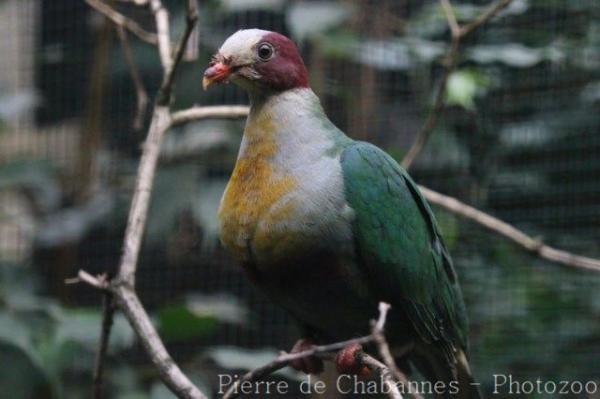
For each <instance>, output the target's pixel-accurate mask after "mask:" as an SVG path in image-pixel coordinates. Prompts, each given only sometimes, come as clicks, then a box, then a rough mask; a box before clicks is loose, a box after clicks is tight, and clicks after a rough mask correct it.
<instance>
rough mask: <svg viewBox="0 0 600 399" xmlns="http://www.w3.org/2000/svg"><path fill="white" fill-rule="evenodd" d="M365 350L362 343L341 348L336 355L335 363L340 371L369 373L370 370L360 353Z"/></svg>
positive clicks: (356, 373)
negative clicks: (361, 360) (361, 359)
mask: <svg viewBox="0 0 600 399" xmlns="http://www.w3.org/2000/svg"><path fill="white" fill-rule="evenodd" d="M362 351H363V348H362V346H361V345H360V344H350V345H348V346H346V347H345V348H344V349H342V350H340V351H339V352H338V353H337V355H336V356H335V365H336V368H337V371H338V373H340V374H352V375H368V374H369V373H370V370H369V368H368V367H366V366H364V365H363V364H362V363H361V362H360V360H359V358H358V355H359V354H360V353H361V352H362Z"/></svg>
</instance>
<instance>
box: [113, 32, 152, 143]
mask: <svg viewBox="0 0 600 399" xmlns="http://www.w3.org/2000/svg"><path fill="white" fill-rule="evenodd" d="M116 28H117V33H118V35H119V40H120V42H121V48H122V49H123V57H125V62H126V63H127V68H128V69H129V75H131V80H132V81H133V86H134V87H135V98H136V103H137V105H136V110H135V116H134V117H133V129H134V130H136V131H137V130H141V129H142V127H144V118H145V116H146V109H147V108H148V93H147V92H146V88H145V87H144V82H143V81H142V77H141V75H140V72H139V70H138V67H137V65H136V64H135V61H134V59H133V53H132V52H131V46H129V39H128V38H127V31H125V28H124V27H123V25H116Z"/></svg>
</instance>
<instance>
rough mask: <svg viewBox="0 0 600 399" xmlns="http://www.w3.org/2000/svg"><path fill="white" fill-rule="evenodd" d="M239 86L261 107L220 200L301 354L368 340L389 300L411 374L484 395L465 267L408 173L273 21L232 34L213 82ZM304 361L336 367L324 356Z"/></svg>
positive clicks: (237, 246)
mask: <svg viewBox="0 0 600 399" xmlns="http://www.w3.org/2000/svg"><path fill="white" fill-rule="evenodd" d="M226 82H231V83H233V84H236V85H237V86H239V87H241V88H242V89H244V90H245V91H246V92H247V93H248V96H249V99H250V111H249V114H248V117H247V120H246V125H245V128H244V133H243V136H242V140H241V144H240V148H239V153H238V156H237V160H236V163H235V166H234V168H233V171H232V174H231V176H230V179H229V182H228V183H227V186H226V188H225V191H224V193H223V196H222V199H221V202H220V205H219V210H218V219H219V225H220V233H219V234H220V240H221V242H222V244H223V246H224V248H225V249H226V250H227V251H228V252H229V253H230V254H231V255H232V257H233V258H234V259H235V260H236V261H237V262H238V263H239V264H240V265H241V268H242V269H243V270H244V271H245V272H246V274H247V275H248V278H249V279H250V280H251V281H252V283H253V284H254V285H255V286H256V287H257V288H258V289H259V290H260V291H262V292H263V293H264V294H265V295H266V296H267V297H268V298H270V299H271V300H272V301H273V302H275V303H277V304H279V305H281V306H282V307H283V308H284V309H285V310H287V312H288V313H289V314H290V315H291V317H292V318H293V319H294V320H295V321H296V322H297V323H298V325H299V330H300V331H301V332H302V337H301V338H300V339H299V340H298V342H296V344H295V345H294V346H293V348H292V352H298V351H301V350H304V349H307V348H310V347H312V346H314V345H316V344H320V343H327V342H335V341H340V340H345V339H349V338H353V337H357V336H360V335H364V334H365V333H367V332H368V331H369V330H370V327H369V321H370V320H372V319H374V318H375V317H376V316H377V308H378V303H379V302H387V303H389V304H391V311H390V313H389V315H388V319H387V323H386V330H385V334H386V337H387V339H388V341H389V344H390V347H391V348H392V351H395V353H398V362H399V363H398V364H399V365H402V368H403V370H408V372H410V371H412V369H413V367H414V368H416V369H417V370H418V371H420V372H421V374H422V375H423V376H424V377H425V378H427V379H429V380H430V381H434V382H437V381H441V382H443V383H446V384H449V385H450V388H452V385H451V384H452V383H454V384H456V387H457V388H456V389H454V391H453V390H452V389H448V390H447V391H448V392H446V393H444V394H443V395H442V396H443V397H457V398H478V397H480V393H479V390H478V388H477V387H476V386H477V385H478V384H477V383H475V380H474V378H473V376H472V373H471V369H470V366H469V362H468V321H467V316H466V309H465V305H464V301H463V297H462V293H461V290H460V286H459V282H458V278H457V274H456V272H455V269H454V266H453V262H452V259H451V257H450V254H449V252H448V250H447V247H446V246H445V244H444V240H443V238H442V235H441V232H440V228H439V226H438V223H437V222H436V219H435V216H434V213H433V211H432V209H431V208H430V206H429V204H428V203H427V201H426V200H425V198H424V197H423V195H422V193H421V192H420V191H419V188H418V186H417V185H416V183H415V182H414V181H413V180H412V179H411V177H410V176H409V175H408V173H407V172H406V171H405V170H404V169H403V168H402V167H401V166H400V165H399V164H398V163H397V162H396V161H395V160H394V159H393V158H392V157H391V156H390V155H388V154H387V153H386V152H385V151H383V150H382V149H380V148H378V147H376V146H375V145H373V144H370V143H367V142H363V141H356V140H353V139H351V138H350V137H348V136H347V135H346V134H344V133H343V132H342V131H341V130H340V129H338V128H337V127H336V126H335V125H334V124H333V122H331V121H330V119H329V118H328V117H327V116H326V114H325V111H324V109H323V107H322V106H321V103H320V101H319V98H318V97H317V96H316V94H315V93H314V92H313V91H312V90H311V88H310V85H309V79H308V71H307V68H306V66H305V64H304V62H303V60H302V58H301V56H300V53H299V50H298V47H297V46H296V45H295V43H294V42H293V41H292V40H291V39H289V38H288V37H286V36H284V35H282V34H280V33H277V32H272V31H267V30H261V29H242V30H239V31H237V32H235V33H234V34H232V35H231V36H230V37H229V38H227V39H226V40H225V42H224V43H223V44H222V45H221V47H220V48H219V50H218V51H217V52H216V53H215V54H214V55H213V56H212V58H211V60H210V62H209V64H208V67H207V69H206V70H205V72H204V74H203V78H202V86H203V88H204V89H205V90H206V89H207V88H208V87H209V86H211V85H213V84H216V83H226ZM358 350H362V347H360V346H356V345H351V346H349V347H348V348H344V349H342V350H341V351H340V353H338V356H337V357H336V362H337V365H338V370H339V371H340V372H342V371H353V372H354V373H358V370H359V368H356V367H355V366H356V365H353V364H349V362H348V359H351V360H350V363H352V362H354V363H355V361H354V358H355V356H353V354H355V353H356V351H358ZM398 351H399V352H398ZM292 366H293V367H294V368H296V369H298V370H301V371H304V372H306V373H318V372H320V371H322V368H323V365H322V361H321V360H319V359H317V358H315V357H309V358H303V359H299V360H296V361H294V362H292ZM456 391H458V392H456Z"/></svg>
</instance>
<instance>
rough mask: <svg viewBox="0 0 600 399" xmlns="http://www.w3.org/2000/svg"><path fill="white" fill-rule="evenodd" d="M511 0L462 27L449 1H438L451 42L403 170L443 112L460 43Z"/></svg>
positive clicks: (502, 1)
mask: <svg viewBox="0 0 600 399" xmlns="http://www.w3.org/2000/svg"><path fill="white" fill-rule="evenodd" d="M511 2H512V0H498V1H497V2H495V3H493V4H492V5H490V6H489V7H488V8H486V9H485V10H484V11H483V12H482V13H481V14H479V15H478V16H477V17H475V19H473V21H471V22H469V23H468V24H466V25H464V26H460V25H459V23H458V21H457V20H456V15H455V13H454V10H453V9H452V5H451V4H450V0H440V5H441V7H442V10H443V11H444V14H445V15H446V19H447V21H448V27H449V28H450V33H451V36H452V40H451V42H450V46H449V47H448V51H447V52H446V55H445V56H444V58H443V60H442V65H443V67H444V71H443V72H442V76H441V77H440V81H439V83H438V85H437V89H436V96H435V99H434V101H433V107H432V108H431V111H429V114H428V116H427V119H426V120H425V123H424V124H423V127H421V129H420V130H419V132H418V133H417V136H416V138H415V141H414V142H413V144H412V145H411V147H410V148H409V150H408V152H407V153H406V155H405V156H404V158H403V159H402V166H403V167H404V169H408V168H410V166H411V165H412V163H413V162H414V160H415V159H416V158H417V157H418V156H419V154H420V153H421V151H422V150H423V147H425V144H427V141H428V140H429V136H431V133H432V132H433V129H434V128H435V126H436V125H437V122H438V120H439V118H440V116H441V114H442V112H443V111H444V107H445V101H444V100H445V96H446V85H447V83H448V78H449V77H450V74H451V73H452V71H453V70H454V67H455V65H456V59H457V58H458V50H459V48H460V43H461V41H462V39H464V38H465V37H467V36H468V35H469V34H471V33H472V32H473V31H475V30H476V29H477V28H478V27H480V26H481V25H483V24H484V23H486V22H487V21H489V20H490V19H491V18H493V17H494V16H495V15H496V14H498V13H499V12H500V11H501V10H502V9H504V8H505V7H507V6H508V5H509V4H510V3H511Z"/></svg>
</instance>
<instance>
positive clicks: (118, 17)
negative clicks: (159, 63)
mask: <svg viewBox="0 0 600 399" xmlns="http://www.w3.org/2000/svg"><path fill="white" fill-rule="evenodd" d="M85 2H86V3H87V4H88V5H89V6H90V7H93V8H94V9H95V10H97V11H98V12H100V13H101V14H103V15H104V16H105V17H107V18H108V19H110V20H111V21H113V22H114V23H115V24H116V25H119V26H122V27H124V28H125V29H127V30H128V31H130V32H131V33H133V34H134V35H136V36H137V37H138V38H140V39H141V40H142V41H144V42H146V43H150V44H154V45H157V44H158V36H157V35H156V34H155V33H152V32H148V31H147V30H145V29H144V28H142V27H141V26H140V25H139V24H138V23H137V22H135V21H134V20H132V19H130V18H127V17H126V16H125V15H123V14H121V13H120V12H118V11H116V10H115V9H114V8H112V7H110V6H109V5H107V4H105V3H103V2H102V1H100V0H85Z"/></svg>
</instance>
